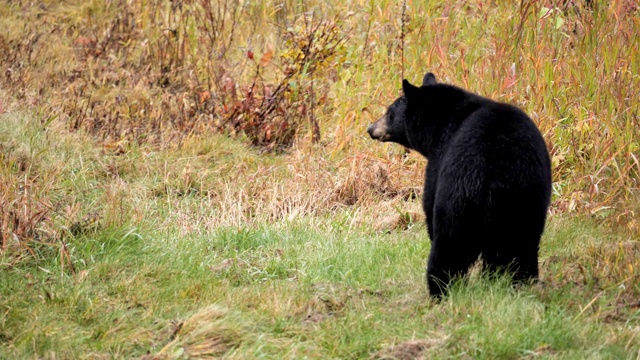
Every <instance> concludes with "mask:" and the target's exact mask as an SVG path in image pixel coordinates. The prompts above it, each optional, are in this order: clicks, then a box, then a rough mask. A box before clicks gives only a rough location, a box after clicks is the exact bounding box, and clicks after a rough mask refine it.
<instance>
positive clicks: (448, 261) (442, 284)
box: [427, 238, 480, 299]
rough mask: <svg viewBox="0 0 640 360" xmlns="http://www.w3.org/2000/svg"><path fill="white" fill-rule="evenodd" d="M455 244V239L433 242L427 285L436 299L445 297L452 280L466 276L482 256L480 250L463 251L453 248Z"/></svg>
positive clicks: (428, 265) (428, 264)
mask: <svg viewBox="0 0 640 360" xmlns="http://www.w3.org/2000/svg"><path fill="white" fill-rule="evenodd" d="M443 243H444V244H443ZM454 244H455V240H453V239H442V238H440V239H437V240H436V241H433V242H432V245H431V253H430V254H429V262H428V263H427V285H428V287H429V293H430V294H431V296H432V297H434V298H437V299H439V298H441V297H442V296H443V295H445V294H446V292H447V288H448V287H449V285H450V284H451V282H452V280H454V279H456V278H460V277H463V276H464V275H466V273H467V271H468V270H469V267H471V265H473V263H475V262H476V261H477V260H478V256H479V255H480V250H479V249H477V250H476V249H466V250H463V249H460V248H456V246H452V245H454ZM447 248H448V249H447ZM461 250H463V251H461Z"/></svg>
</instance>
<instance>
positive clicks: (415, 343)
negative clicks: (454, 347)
mask: <svg viewBox="0 0 640 360" xmlns="http://www.w3.org/2000/svg"><path fill="white" fill-rule="evenodd" d="M446 340H447V337H443V338H436V339H422V340H409V341H405V342H401V343H399V344H396V345H392V346H389V347H386V348H384V349H381V350H380V351H377V352H376V353H374V354H373V355H371V359H384V360H414V359H420V360H422V359H428V358H430V357H429V356H426V355H427V354H426V353H427V352H428V351H429V350H430V349H434V348H439V347H441V346H442V345H444V343H445V342H446Z"/></svg>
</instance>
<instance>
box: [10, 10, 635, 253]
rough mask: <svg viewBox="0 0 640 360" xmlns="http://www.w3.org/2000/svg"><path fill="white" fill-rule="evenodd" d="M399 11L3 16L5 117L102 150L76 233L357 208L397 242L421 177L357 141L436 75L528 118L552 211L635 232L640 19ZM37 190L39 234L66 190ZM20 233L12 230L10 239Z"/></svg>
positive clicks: (390, 152)
mask: <svg viewBox="0 0 640 360" xmlns="http://www.w3.org/2000/svg"><path fill="white" fill-rule="evenodd" d="M407 6H408V7H407V8H405V7H403V6H398V5H397V4H395V3H390V2H382V3H379V4H373V3H370V2H365V1H356V2H354V3H350V4H342V5H339V6H338V5H337V6H326V5H324V4H322V3H316V2H313V1H309V2H295V3H294V2H287V1H285V2H270V1H266V2H260V3H255V4H254V3H252V4H246V5H242V6H240V5H239V3H238V2H234V1H227V0H190V1H183V2H179V3H175V2H163V1H152V2H143V1H138V0H128V1H125V0H119V1H110V2H106V3H99V2H81V1H71V2H65V3H58V2H43V3H41V4H40V5H39V6H33V4H32V3H31V2H27V1H12V2H8V3H4V4H2V5H0V13H1V14H2V17H1V19H0V26H2V28H3V29H5V31H4V32H3V33H2V34H0V64H1V65H2V66H3V67H5V68H6V69H7V71H5V72H4V73H3V74H1V75H0V76H1V77H2V82H3V85H4V86H5V89H4V90H3V91H4V93H3V94H4V95H3V96H4V98H5V99H10V100H1V101H0V112H1V111H4V112H6V111H8V110H7V109H9V108H10V107H12V108H21V109H37V111H38V112H39V113H41V114H44V118H48V117H49V116H50V115H52V114H53V115H55V116H59V118H58V120H56V122H57V123H61V124H64V126H65V127H66V129H67V130H71V131H76V130H82V131H84V132H87V133H89V134H91V135H92V136H93V137H94V139H95V140H97V141H98V142H99V147H100V148H101V150H102V151H104V154H106V158H107V160H105V161H106V162H104V163H102V164H101V167H102V168H101V169H99V171H100V172H102V173H103V174H104V175H105V178H106V179H107V180H106V182H105V185H104V186H105V188H106V189H109V191H107V192H106V193H105V195H104V196H103V199H104V200H105V203H106V205H107V206H105V207H100V208H99V210H98V211H92V210H90V209H85V208H82V209H80V208H77V205H74V203H73V202H72V201H69V204H67V205H69V206H70V208H69V209H70V210H69V211H70V213H69V214H67V215H65V216H67V218H68V220H65V221H66V222H67V223H68V225H69V226H70V227H73V225H74V224H80V225H78V226H79V227H80V228H82V227H83V226H81V225H82V224H85V223H94V222H95V221H93V220H92V219H101V221H102V222H103V224H104V225H112V224H118V223H122V222H123V221H125V220H126V219H133V220H134V221H135V220H136V219H141V218H142V217H144V216H149V215H150V214H153V211H155V210H156V209H155V208H154V206H155V205H149V201H151V202H152V203H153V204H156V205H158V204H159V205H162V206H164V205H167V206H169V208H170V209H171V211H170V215H169V217H168V220H167V222H166V224H165V225H166V226H169V224H171V223H173V222H176V223H177V224H179V225H180V228H181V229H183V230H185V231H202V230H203V229H212V228H215V227H217V226H220V225H242V224H251V223H255V222H259V221H276V220H281V219H293V218H296V217H298V216H322V215H330V214H332V213H333V211H335V210H336V209H342V208H347V207H353V209H354V211H353V212H352V213H353V214H355V215H354V219H355V220H354V221H355V222H358V221H360V220H359V218H361V217H363V216H366V217H367V218H368V219H370V221H372V222H373V223H375V224H382V225H381V226H382V228H393V227H397V226H400V227H401V226H406V223H411V222H412V221H415V220H413V218H414V215H413V213H415V212H416V211H414V207H415V206H414V205H415V203H413V202H411V203H410V204H409V205H406V206H405V205H403V204H404V201H405V200H407V199H414V198H419V197H420V188H421V184H422V181H423V170H422V169H423V167H424V164H425V162H424V160H423V159H420V158H419V157H418V156H417V155H415V154H410V155H408V156H405V155H403V154H401V150H399V149H396V148H394V146H393V145H388V146H387V145H379V144H374V143H372V142H370V140H369V139H367V138H366V134H365V133H364V128H365V126H366V124H367V123H368V122H370V121H372V120H373V119H374V118H376V117H377V116H379V115H380V114H381V113H382V112H383V111H384V105H386V104H387V103H389V102H390V101H391V100H392V99H393V98H394V97H396V96H397V95H398V89H399V83H400V81H399V80H400V79H399V74H401V73H406V77H408V78H410V79H413V78H415V79H417V78H419V76H420V75H421V74H422V73H424V71H426V70H433V71H435V72H436V73H437V75H438V77H439V79H441V80H442V81H447V82H452V83H455V84H458V85H461V86H463V87H466V88H469V89H471V90H473V91H476V92H479V93H481V94H484V95H487V96H490V97H492V98H495V99H498V100H502V101H509V102H513V103H515V104H517V105H519V106H521V107H523V108H524V109H525V110H526V111H527V112H528V113H529V114H531V116H532V118H533V119H534V121H536V122H537V123H538V125H539V126H540V128H541V130H542V131H543V133H544V135H545V138H546V139H547V141H548V144H549V148H550V152H551V156H552V161H553V167H554V174H553V177H554V201H553V204H552V209H551V211H552V213H553V214H559V213H586V214H590V215H593V216H594V218H596V219H604V220H606V221H605V223H607V224H614V225H620V226H622V227H624V228H626V229H628V230H629V231H630V232H632V233H634V234H638V233H639V232H640V226H639V225H638V223H637V220H636V219H635V218H636V214H637V212H638V211H639V209H638V207H637V205H636V203H637V199H638V179H640V162H639V161H638V156H639V155H638V149H639V148H640V147H639V146H640V145H639V144H638V141H637V139H638V138H640V133H639V131H640V124H639V123H638V106H639V104H638V100H637V99H638V98H640V93H639V92H638V89H640V77H639V76H638V66H639V65H638V59H639V58H640V55H639V54H638V47H637V46H635V39H637V37H638V36H640V35H639V34H640V21H639V20H638V19H639V18H640V17H638V16H637V14H638V8H637V5H635V4H634V3H633V2H631V1H626V0H619V1H614V2H610V3H609V2H608V3H604V2H595V3H594V5H593V7H592V8H589V7H586V6H584V5H583V4H581V3H580V2H559V1H525V2H522V3H521V4H520V6H519V7H518V6H514V5H513V4H506V3H504V4H503V3H496V4H494V3H491V4H489V3H485V2H479V3H477V4H473V5H469V4H466V3H465V2H451V3H447V4H441V5H434V4H422V3H419V2H409V3H408V5H407ZM402 14H405V17H403V16H402ZM7 94H10V96H9V95H7ZM15 103H19V106H17V105H11V104H15ZM212 133H223V134H226V135H231V136H234V135H235V137H236V138H238V139H241V140H245V142H246V143H248V144H252V146H257V147H258V148H259V149H261V150H258V153H259V154H261V151H263V150H265V149H266V150H282V149H286V153H285V154H282V155H281V156H280V157H279V158H270V157H269V156H271V155H268V156H267V155H264V156H263V155H256V154H255V153H252V154H251V155H247V156H245V157H229V156H228V155H229V154H228V152H233V151H236V150H237V149H235V148H233V147H230V149H231V150H226V152H225V150H221V149H211V148H205V147H206V146H207V145H206V143H207V141H208V138H209V137H210V135H211V134H212ZM201 142H203V143H205V145H197V144H198V143H201ZM141 144H142V148H140V146H141ZM194 144H196V145H194ZM219 144H221V146H230V143H219ZM190 146H193V147H198V146H202V147H203V148H201V149H199V150H198V151H199V153H197V152H196V153H192V154H191V155H189V156H194V158H189V159H186V160H181V159H180V158H177V157H174V156H173V155H170V154H171V151H169V152H166V153H164V152H158V151H162V149H173V150H172V151H177V152H178V153H179V154H180V151H183V152H182V154H185V153H189V149H188V148H189V147H190ZM213 146H216V145H213ZM136 149H138V150H136ZM185 149H186V150H185ZM134 151H142V152H144V153H145V154H131V152H134ZM241 151H246V149H242V150H241ZM249 152H251V151H249ZM4 153H5V150H4V149H3V154H4ZM4 156H9V155H4ZM154 156H164V157H167V158H168V159H170V160H167V161H165V162H163V161H160V160H158V159H154ZM177 156H181V155H177ZM7 159H8V158H7ZM174 160H175V163H171V161H174ZM7 161H9V160H7ZM7 161H5V165H6V164H9V162H7ZM11 169H12V168H11V166H8V167H7V166H5V168H4V169H3V170H4V173H3V174H4V175H2V176H3V180H6V181H3V183H4V184H14V185H5V186H6V187H7V188H6V191H5V192H4V195H3V196H4V198H5V199H6V200H5V205H4V206H3V213H4V214H10V213H11V211H13V210H11V207H12V206H14V205H12V204H15V200H16V199H19V197H17V196H15V195H12V194H16V192H15V191H14V190H15V189H13V188H9V186H13V187H15V186H16V185H15V184H16V181H19V179H17V177H19V176H20V172H19V171H18V172H16V171H15V170H11ZM141 169H145V171H146V173H145V174H143V173H142V170H141ZM41 175H42V176H44V174H41ZM54 175H55V173H52V174H51V176H50V177H47V178H48V179H53V178H54V177H55V176H54ZM38 176H40V175H38ZM154 176H156V178H154ZM158 178H160V179H162V180H161V181H158V180H157V179H158ZM32 180H33V181H35V182H34V184H33V185H28V186H27V187H33V186H43V188H42V189H43V190H42V191H40V192H39V194H40V195H39V196H42V197H41V198H35V199H34V200H33V201H31V202H30V203H29V204H32V205H29V206H32V207H34V208H33V209H32V210H30V211H29V212H23V213H22V215H20V216H21V217H22V218H24V219H26V220H19V221H18V222H20V223H21V224H26V223H29V222H33V223H34V225H33V226H31V227H38V225H35V224H36V223H42V224H45V223H46V217H42V216H36V215H37V214H41V213H42V211H44V209H45V208H46V207H47V205H43V204H48V203H51V202H52V200H51V199H50V198H47V197H50V196H52V195H51V194H48V193H49V191H48V190H47V189H50V188H51V187H52V186H53V184H54V183H55V181H54V180H50V181H53V182H52V183H50V185H46V184H47V183H46V182H45V183H43V182H42V178H38V177H34V178H33V179H31V180H26V181H32ZM21 181H23V183H24V181H25V179H22V180H21ZM99 181H102V178H101V180H99ZM132 183H134V184H135V187H134V188H131V186H132ZM25 184H26V183H25ZM37 184H42V185H37ZM53 187H55V186H53ZM30 193H31V192H30ZM190 198H194V199H195V200H194V201H188V200H189V199H190ZM25 201H26V200H25ZM38 204H40V205H38ZM417 212H418V213H419V211H417ZM13 213H14V214H17V213H15V211H14V212H13ZM90 213H91V214H90ZM92 214H93V215H92ZM8 216H9V215H5V217H7V219H8V220H6V221H5V224H9V223H12V224H14V223H16V220H15V219H16V218H17V217H16V216H17V215H11V217H12V219H13V220H12V219H9V218H8ZM34 216H35V217H34ZM29 219H32V220H33V221H32V220H29ZM38 219H40V220H41V221H39V222H38V221H35V220H38ZM387 223H389V225H386V224H387ZM10 226H13V225H5V226H4V227H5V228H6V229H9V228H10ZM20 226H22V225H20ZM20 226H17V227H16V228H20ZM43 226H44V225H43ZM78 226H76V227H75V229H78V228H79V227H78ZM11 229H13V227H11ZM198 229H200V230H198ZM7 231H8V232H7V234H10V233H15V231H13V230H7ZM23 232H24V233H25V234H26V233H27V232H26V231H23ZM16 234H17V233H16ZM9 237H13V235H5V236H4V238H3V239H4V240H3V242H4V244H5V246H6V243H7V241H9V240H7V239H8V238H9ZM18 237H19V238H21V237H22V235H21V236H18ZM25 238H26V237H25Z"/></svg>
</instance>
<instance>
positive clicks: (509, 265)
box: [482, 238, 539, 283]
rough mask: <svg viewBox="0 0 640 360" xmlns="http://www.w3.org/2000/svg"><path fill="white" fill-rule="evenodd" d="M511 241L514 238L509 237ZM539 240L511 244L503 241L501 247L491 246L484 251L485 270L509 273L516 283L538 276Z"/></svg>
mask: <svg viewBox="0 0 640 360" xmlns="http://www.w3.org/2000/svg"><path fill="white" fill-rule="evenodd" d="M509 240H511V242H513V241H514V238H511V239H509ZM538 242H539V241H538V240H536V239H530V240H526V241H522V242H521V243H519V244H513V243H511V244H510V246H507V245H505V242H501V243H502V246H501V248H499V249H495V248H489V249H484V250H483V252H482V261H483V272H485V273H489V274H501V273H508V274H509V275H510V276H511V277H512V279H513V282H514V283H523V282H528V281H530V280H534V279H536V278H537V277H538V248H537V244H538Z"/></svg>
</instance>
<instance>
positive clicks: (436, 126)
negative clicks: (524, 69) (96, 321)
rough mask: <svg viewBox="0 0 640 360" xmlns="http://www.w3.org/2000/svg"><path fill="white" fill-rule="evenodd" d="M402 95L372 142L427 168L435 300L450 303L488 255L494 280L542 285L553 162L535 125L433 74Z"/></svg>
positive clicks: (509, 108) (425, 204)
mask: <svg viewBox="0 0 640 360" xmlns="http://www.w3.org/2000/svg"><path fill="white" fill-rule="evenodd" d="M402 88H403V90H404V94H405V96H402V97H400V98H398V99H397V100H396V101H395V102H394V103H393V104H392V105H391V106H390V107H389V108H388V110H387V112H386V114H385V116H383V117H382V118H381V119H380V120H378V121H377V122H375V123H373V124H371V126H369V129H368V132H369V134H370V135H371V137H372V138H374V139H378V140H381V141H392V142H395V143H398V144H401V145H404V146H406V147H409V148H412V149H415V150H416V151H418V152H419V153H421V154H422V155H424V156H425V157H427V159H428V163H427V169H426V180H425V186H424V197H423V207H424V211H425V213H426V217H427V229H428V232H429V237H430V238H431V241H432V243H431V254H430V255H429V261H428V265H427V283H428V286H429V290H430V293H431V295H432V296H434V297H440V296H442V295H443V294H444V293H445V292H446V287H447V286H448V284H449V283H450V282H451V280H452V278H453V277H457V276H463V275H465V274H466V273H467V271H468V269H469V267H470V266H471V265H472V264H473V263H474V262H475V261H476V260H477V259H478V257H479V256H480V255H482V260H483V266H484V269H485V270H487V271H505V270H506V271H509V272H510V273H511V274H512V276H513V279H514V280H515V281H518V282H520V281H525V280H529V279H534V278H536V277H537V276H538V247H539V243H540V237H541V235H542V232H543V229H544V224H545V219H546V214H547V209H548V207H549V202H550V197H551V164H550V160H549V153H548V151H547V147H546V144H545V142H544V139H543V137H542V135H541V134H540V131H539V130H538V128H537V127H536V125H535V124H534V123H533V121H531V119H530V118H529V117H528V116H527V115H526V114H525V113H524V112H522V111H521V110H520V109H518V108H516V107H514V106H512V105H508V104H503V103H498V102H495V101H492V100H490V99H487V98H484V97H481V96H479V95H476V94H473V93H470V92H468V91H465V90H463V89H460V88H458V87H455V86H451V85H446V84H441V83H437V82H436V80H435V77H434V76H433V74H431V73H427V75H425V77H424V79H423V84H422V86H421V87H415V86H413V85H411V84H410V83H409V82H408V81H407V80H404V81H403V83H402Z"/></svg>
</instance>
